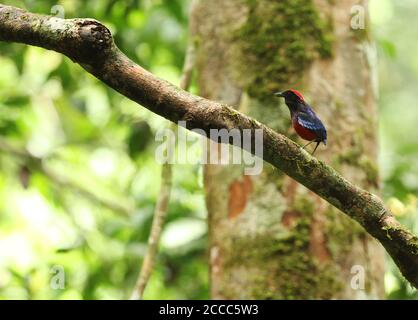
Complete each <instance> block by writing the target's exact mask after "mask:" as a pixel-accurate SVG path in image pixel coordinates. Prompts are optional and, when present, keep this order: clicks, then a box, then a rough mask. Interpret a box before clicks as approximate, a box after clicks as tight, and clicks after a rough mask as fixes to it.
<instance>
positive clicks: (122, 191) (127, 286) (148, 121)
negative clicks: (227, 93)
mask: <svg viewBox="0 0 418 320" xmlns="http://www.w3.org/2000/svg"><path fill="white" fill-rule="evenodd" d="M3 2H4V1H3ZM5 3H6V4H11V5H15V6H18V7H21V8H24V9H27V10H29V11H32V12H37V13H44V14H49V13H51V10H52V11H53V12H58V13H62V11H61V8H60V7H53V6H56V5H61V6H62V8H64V10H65V11H64V12H63V13H64V14H65V17H66V18H76V17H94V18H96V19H98V20H100V21H102V22H104V23H105V24H106V25H107V26H108V27H109V28H110V29H111V31H112V32H113V34H114V35H115V41H116V43H117V44H118V46H119V47H120V48H121V50H122V51H123V52H125V53H126V54H127V55H128V56H129V57H130V58H131V59H133V60H135V61H137V62H139V63H140V64H141V65H143V66H144V67H146V68H147V69H149V70H151V71H152V72H154V73H155V74H157V75H158V76H161V77H163V78H165V79H167V80H169V81H172V82H173V83H178V82H179V77H180V72H181V69H182V64H183V58H184V53H185V48H186V41H187V15H188V2H187V1H183V0H160V1H157V0H155V1H154V0H150V1H139V0H131V1H114V0H106V1H98V0H97V1H81V0H77V1H74V0H68V1H59V2H56V1H6V2H5ZM166 125H168V123H167V122H166V121H165V120H164V119H162V118H161V117H159V116H156V115H154V114H152V113H150V112H148V111H146V110H145V109H143V108H139V107H138V105H136V104H135V103H133V102H131V101H129V100H128V99H126V98H124V97H122V96H121V95H119V94H117V93H116V92H114V91H113V90H111V89H109V88H107V87H106V86H104V85H103V84H101V83H99V81H97V80H96V79H94V78H93V77H92V76H90V75H88V74H87V73H86V72H85V71H84V70H83V69H82V68H81V67H79V66H77V65H75V64H74V63H72V62H71V61H70V60H69V59H67V58H65V57H63V56H61V55H59V54H56V53H54V52H48V51H46V50H43V49H40V48H34V47H28V46H24V45H18V44H6V43H0V134H1V136H0V197H1V199H2V201H1V203H0V257H1V258H0V299H13V298H15V299H46V298H52V299H65V298H70V299H103V298H108V299H120V298H128V297H129V296H130V293H131V290H132V287H133V285H134V283H135V280H136V277H137V275H138V272H139V269H140V266H141V262H142V257H143V255H144V253H145V249H146V243H147V239H148V234H149V230H150V226H151V221H152V215H153V210H154V205H155V202H156V197H157V195H158V192H159V184H160V170H161V168H160V165H158V164H157V163H155V159H154V150H155V147H156V142H155V141H154V136H155V131H156V130H157V129H158V128H161V127H164V126H166ZM25 150H27V151H25ZM20 151H24V152H25V153H24V154H20V153H19V152H20ZM200 181H201V171H200V169H199V167H197V166H191V165H190V166H186V165H178V166H176V168H175V172H174V189H173V192H172V201H171V205H170V211H169V216H168V220H167V224H166V228H165V231H164V233H163V237H162V242H161V253H160V255H159V257H158V263H157V266H156V270H155V273H154V274H153V276H152V278H151V281H150V283H149V287H148V288H147V291H146V296H145V297H146V298H160V299H169V298H180V299H181V298H196V299H202V298H208V270H207V262H206V242H207V235H206V234H207V227H206V223H205V218H206V212H205V208H204V200H203V194H202V186H201V183H200ZM179 235H180V236H179ZM56 266H60V267H62V268H63V269H64V270H65V289H64V290H60V289H56V290H54V289H52V288H51V281H52V279H53V277H54V276H55V275H56V274H55V271H54V270H55V267H56Z"/></svg>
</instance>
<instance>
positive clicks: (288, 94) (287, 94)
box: [275, 90, 302, 104]
mask: <svg viewBox="0 0 418 320" xmlns="http://www.w3.org/2000/svg"><path fill="white" fill-rule="evenodd" d="M275 95H276V96H277V97H282V98H284V100H285V102H286V104H287V103H288V102H290V103H298V102H302V99H301V98H300V97H299V96H298V95H297V94H295V93H294V92H293V91H292V90H286V91H283V92H277V93H275Z"/></svg>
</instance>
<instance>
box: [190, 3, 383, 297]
mask: <svg viewBox="0 0 418 320" xmlns="http://www.w3.org/2000/svg"><path fill="white" fill-rule="evenodd" d="M356 4H358V0H342V1H336V2H334V1H328V0H315V1H310V0H292V1H291V0H281V1H279V0H258V1H254V0H227V1H225V0H200V1H197V2H196V3H195V5H194V6H193V10H192V13H191V30H192V37H193V41H194V42H195V43H196V45H197V65H196V67H197V71H198V83H199V88H200V90H201V92H200V93H201V95H203V96H205V97H207V98H210V99H214V100H219V101H222V102H225V103H228V104H231V105H235V106H237V108H238V109H239V110H240V111H242V112H245V113H247V114H249V115H250V116H253V117H255V118H256V119H257V120H259V121H261V122H263V123H265V124H267V125H269V126H270V127H272V128H274V129H275V130H277V131H279V132H284V133H286V134H287V135H289V136H291V137H292V138H293V139H294V140H296V141H298V142H300V143H303V142H302V141H300V140H299V139H298V138H297V137H296V136H295V134H294V131H293V130H292V129H289V127H290V117H289V111H288V110H287V108H286V106H285V105H284V104H283V102H280V101H279V100H278V99H277V98H275V97H274V96H273V93H274V92H276V91H280V90H284V89H288V88H295V89H297V90H299V91H302V92H303V93H304V95H305V97H306V99H307V101H309V102H310V104H311V105H312V106H313V107H314V109H315V111H316V112H317V113H318V114H319V115H320V117H321V119H322V120H323V122H324V123H325V125H326V126H327V128H328V132H329V140H328V143H329V144H328V146H327V147H326V148H324V147H320V148H319V149H318V150H317V152H316V156H317V157H318V158H320V159H321V160H323V161H324V162H326V163H329V164H331V165H332V166H334V167H335V168H336V169H337V170H339V171H340V172H341V173H342V174H343V175H344V176H345V177H347V178H348V179H350V180H351V181H353V182H355V183H357V184H358V185H360V186H363V187H365V188H366V189H367V190H370V191H375V192H376V191H378V190H377V189H378V172H377V167H376V154H377V152H376V150H377V137H376V132H377V127H376V118H377V109H376V103H375V99H376V96H375V92H376V90H375V87H374V82H373V81H374V80H375V78H374V76H375V70H374V68H373V66H374V55H373V54H374V48H373V44H372V43H371V41H370V39H369V38H368V34H367V32H365V30H361V29H360V30H352V29H351V27H350V20H351V9H352V6H354V5H356ZM362 5H363V6H364V7H366V6H367V3H366V1H362ZM360 18H361V17H360ZM205 188H206V202H207V208H208V212H209V217H208V220H209V221H208V223H209V238H210V244H209V245H210V248H209V250H210V282H211V295H212V298H214V299H338V298H345V299H359V298H360V299H361V298H382V297H383V274H384V261H383V258H384V256H383V251H382V248H381V246H380V245H379V244H378V243H377V241H375V240H374V239H372V238H371V237H370V236H368V235H367V234H366V233H365V232H364V231H363V230H362V229H361V228H360V227H359V226H358V225H357V223H355V222H353V221H351V220H350V219H349V218H347V217H346V216H344V215H343V214H341V213H340V212H338V211H337V210H336V209H335V208H333V207H331V206H330V205H328V204H327V203H325V202H324V201H323V200H321V199H320V198H319V197H318V196H316V195H314V194H313V193H312V192H309V191H308V190H307V189H306V188H304V187H303V186H301V185H299V184H298V183H297V182H295V181H294V180H292V179H291V178H289V177H287V176H285V175H284V174H282V173H281V172H279V171H277V170H276V169H274V168H273V167H271V166H270V165H268V164H267V163H264V168H263V172H262V174H260V175H256V176H248V175H244V172H243V166H241V165H206V167H205ZM363 271H364V286H363V282H362V275H363V274H362V272H363Z"/></svg>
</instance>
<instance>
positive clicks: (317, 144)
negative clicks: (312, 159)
mask: <svg viewBox="0 0 418 320" xmlns="http://www.w3.org/2000/svg"><path fill="white" fill-rule="evenodd" d="M320 143H321V142H317V143H316V146H315V149H314V151H312V155H314V153H315V151H316V148H318V146H319V144H320Z"/></svg>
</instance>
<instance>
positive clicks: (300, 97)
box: [289, 89, 305, 101]
mask: <svg viewBox="0 0 418 320" xmlns="http://www.w3.org/2000/svg"><path fill="white" fill-rule="evenodd" d="M289 91H292V92H293V93H294V94H295V95H297V96H298V97H299V99H300V100H302V101H304V100H305V99H304V98H303V96H302V94H301V93H300V92H299V91H297V90H294V89H290V90H289Z"/></svg>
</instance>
